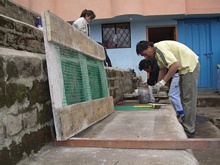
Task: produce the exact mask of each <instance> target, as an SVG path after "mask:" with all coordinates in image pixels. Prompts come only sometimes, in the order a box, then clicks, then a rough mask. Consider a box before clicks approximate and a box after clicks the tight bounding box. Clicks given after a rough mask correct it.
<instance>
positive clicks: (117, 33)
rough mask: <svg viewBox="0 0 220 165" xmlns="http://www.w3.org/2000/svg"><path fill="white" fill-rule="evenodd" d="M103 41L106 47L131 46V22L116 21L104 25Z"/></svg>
mask: <svg viewBox="0 0 220 165" xmlns="http://www.w3.org/2000/svg"><path fill="white" fill-rule="evenodd" d="M102 43H103V44H104V45H105V47H106V48H108V49H109V48H130V47H131V33H130V23H129V22H127V23H114V24H103V25H102Z"/></svg>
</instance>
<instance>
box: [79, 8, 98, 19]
mask: <svg viewBox="0 0 220 165" xmlns="http://www.w3.org/2000/svg"><path fill="white" fill-rule="evenodd" d="M86 15H87V16H88V17H90V18H91V19H94V18H95V17H96V15H95V13H94V12H93V11H92V10H86V9H84V10H83V11H82V13H81V15H80V17H84V18H85V17H86Z"/></svg>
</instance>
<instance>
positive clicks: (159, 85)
mask: <svg viewBox="0 0 220 165" xmlns="http://www.w3.org/2000/svg"><path fill="white" fill-rule="evenodd" d="M165 84H166V81H164V80H163V79H162V80H161V81H159V82H158V83H156V84H155V85H154V86H153V91H154V92H153V93H159V91H160V88H161V87H162V86H164V85H165Z"/></svg>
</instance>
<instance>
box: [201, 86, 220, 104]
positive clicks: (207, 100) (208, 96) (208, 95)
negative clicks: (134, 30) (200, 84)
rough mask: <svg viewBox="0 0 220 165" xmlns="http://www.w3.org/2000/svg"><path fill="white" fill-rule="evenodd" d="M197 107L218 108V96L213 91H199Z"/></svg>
mask: <svg viewBox="0 0 220 165" xmlns="http://www.w3.org/2000/svg"><path fill="white" fill-rule="evenodd" d="M197 107H220V94H219V93H218V92H215V91H213V90H199V91H198V96H197Z"/></svg>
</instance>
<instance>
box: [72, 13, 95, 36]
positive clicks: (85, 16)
mask: <svg viewBox="0 0 220 165" xmlns="http://www.w3.org/2000/svg"><path fill="white" fill-rule="evenodd" d="M95 17H96V15H95V13H94V12H93V11H92V10H86V9H85V10H83V11H82V13H81V15H80V18H78V19H77V20H76V21H75V22H73V26H74V27H75V28H77V29H78V30H79V31H81V32H83V33H84V34H86V35H87V36H89V24H90V23H91V22H92V21H93V19H95Z"/></svg>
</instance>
